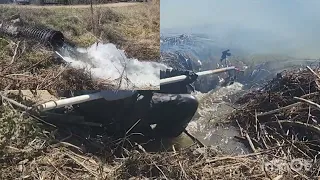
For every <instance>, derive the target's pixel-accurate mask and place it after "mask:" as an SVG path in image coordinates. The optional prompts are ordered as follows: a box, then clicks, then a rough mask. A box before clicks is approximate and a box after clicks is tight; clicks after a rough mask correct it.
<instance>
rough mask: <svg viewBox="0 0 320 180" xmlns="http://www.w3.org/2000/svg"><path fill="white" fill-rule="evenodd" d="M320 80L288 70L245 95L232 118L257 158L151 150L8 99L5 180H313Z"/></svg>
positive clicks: (0, 122)
mask: <svg viewBox="0 0 320 180" xmlns="http://www.w3.org/2000/svg"><path fill="white" fill-rule="evenodd" d="M319 79H320V78H319V77H318V70H315V71H314V70H311V68H309V69H308V68H307V69H298V70H294V71H287V72H283V73H282V74H281V75H280V74H278V76H277V78H275V79H274V80H272V81H270V82H269V83H267V84H266V86H265V87H263V88H261V89H260V90H259V91H258V90H257V91H253V92H249V93H247V94H246V95H245V96H243V97H242V98H240V99H239V100H238V102H237V103H238V104H239V105H240V106H239V108H238V109H237V110H236V111H235V112H234V113H233V114H232V115H230V117H229V120H230V122H231V123H232V124H234V125H236V126H239V127H240V130H241V132H242V137H238V139H240V140H241V141H243V142H244V143H246V144H248V147H250V148H251V149H252V151H253V153H251V154H245V155H238V156H231V155H227V154H224V153H223V152H221V151H219V150H217V149H215V148H212V147H200V145H197V143H195V144H194V145H193V146H190V147H186V148H182V149H176V148H174V146H172V147H171V150H170V151H169V150H168V149H166V150H165V151H163V150H159V151H157V152H148V151H147V148H146V147H145V146H143V147H142V146H141V145H139V144H137V143H135V142H134V141H133V140H132V139H129V138H128V137H129V136H130V134H127V136H126V137H124V138H112V137H111V136H109V135H104V134H101V136H99V138H94V136H93V135H92V134H91V132H95V133H97V132H98V130H97V129H94V128H91V127H86V128H84V127H81V128H80V127H78V126H76V125H58V124H56V125H48V124H44V123H43V122H42V123H39V121H37V120H39V117H34V116H30V115H29V116H27V115H26V113H22V114H21V113H19V112H18V111H17V110H16V109H14V108H13V106H12V105H11V104H10V103H8V102H6V101H4V100H3V104H2V105H1V106H0V112H1V113H0V127H1V128H0V154H1V156H0V179H19V178H20V179H277V180H279V179H316V178H317V177H318V176H319V174H318V169H319V165H318V164H319V163H318V160H317V155H318V152H319V150H320V149H319V146H318V144H319V142H318V139H319V136H320V126H319V125H318V124H317V121H318V117H319V108H320V107H319V105H318V104H317V103H320V100H319V96H320V94H319V90H318V84H319V82H318V81H319ZM161 143H162V142H161ZM159 149H160V148H159Z"/></svg>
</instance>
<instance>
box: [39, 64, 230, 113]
mask: <svg viewBox="0 0 320 180" xmlns="http://www.w3.org/2000/svg"><path fill="white" fill-rule="evenodd" d="M234 69H235V67H227V68H221V69H215V70H209V71H202V72H199V73H197V75H198V76H204V75H208V74H217V73H222V72H226V71H229V70H234ZM186 77H187V76H185V75H182V76H175V77H170V78H166V79H161V80H160V85H164V84H170V83H175V82H179V81H183V80H184V79H186ZM130 93H132V92H129V94H130ZM127 94H128V93H124V95H126V96H127ZM105 96H106V94H104V93H103V92H97V93H93V94H86V95H81V96H76V97H72V98H66V99H61V100H57V101H49V102H47V103H44V104H40V105H38V106H36V108H37V109H38V110H39V111H48V110H52V109H56V108H61V107H64V106H68V105H73V104H80V103H83V102H87V101H93V100H96V99H101V98H104V97H105ZM109 96H110V95H109ZM122 96H123V95H122ZM109 98H110V97H109ZM111 98H112V97H111ZM115 99H117V98H115Z"/></svg>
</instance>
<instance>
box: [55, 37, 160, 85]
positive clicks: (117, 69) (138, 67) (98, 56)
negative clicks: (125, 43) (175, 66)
mask: <svg viewBox="0 0 320 180" xmlns="http://www.w3.org/2000/svg"><path fill="white" fill-rule="evenodd" d="M75 53H76V54H75ZM61 55H62V56H63V59H64V60H65V61H67V62H68V63H70V66H71V67H73V68H76V69H83V68H85V69H86V70H87V71H89V72H91V74H92V77H93V78H94V79H96V80H100V81H107V82H108V84H113V85H116V86H118V85H119V84H120V82H121V86H120V88H121V89H159V88H160V80H159V79H160V69H164V68H166V66H165V65H163V64H160V63H156V62H147V61H139V60H138V59H134V58H128V57H127V56H126V54H125V52H124V51H123V50H120V49H118V48H117V47H116V46H115V45H114V44H112V43H108V44H102V43H100V44H93V45H92V46H90V47H88V48H76V49H72V48H65V49H64V50H63V51H62V54H61ZM74 55H75V56H74Z"/></svg>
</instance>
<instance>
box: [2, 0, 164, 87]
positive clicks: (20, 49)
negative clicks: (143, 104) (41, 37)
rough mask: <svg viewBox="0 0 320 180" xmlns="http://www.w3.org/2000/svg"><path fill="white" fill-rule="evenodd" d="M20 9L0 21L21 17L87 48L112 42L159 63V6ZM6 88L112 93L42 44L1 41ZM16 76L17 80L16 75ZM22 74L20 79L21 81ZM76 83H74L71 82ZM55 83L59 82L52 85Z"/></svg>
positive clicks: (7, 10) (8, 11) (7, 12)
mask: <svg viewBox="0 0 320 180" xmlns="http://www.w3.org/2000/svg"><path fill="white" fill-rule="evenodd" d="M90 12H91V11H90V8H63V6H62V7H60V8H52V9H51V8H37V9H34V8H16V7H11V6H8V7H7V6H0V18H1V19H10V18H12V16H14V15H17V14H20V17H21V19H22V20H23V21H25V22H27V23H30V24H39V25H45V26H48V27H51V28H54V29H57V30H60V31H62V32H63V33H64V35H65V36H66V38H67V39H69V40H71V41H72V42H74V43H75V44H77V45H78V46H81V47H88V46H90V45H92V44H93V43H95V42H97V41H103V42H111V43H114V44H116V45H118V46H119V48H121V49H124V50H125V51H126V53H127V55H128V56H129V57H134V58H138V59H139V60H158V59H159V46H160V40H159V34H160V32H159V28H160V25H159V22H160V20H159V18H160V12H159V2H157V1H154V2H152V3H148V4H145V3H142V4H138V5H134V6H128V7H126V6H119V7H112V8H108V7H105V6H101V7H99V6H98V5H97V6H95V7H94V16H93V19H94V25H92V21H91V20H92V16H91V15H90V14H91V13H90ZM0 64H1V67H0V82H1V83H0V84H1V85H0V88H1V89H4V88H9V89H101V88H103V89H112V88H113V87H111V86H108V83H107V82H103V83H102V82H94V81H93V80H92V78H91V77H90V74H88V73H86V72H84V71H83V70H73V69H71V68H69V67H66V66H65V65H63V66H62V65H61V63H60V62H58V61H57V58H55V57H54V55H53V53H52V52H51V51H50V49H46V48H44V47H43V46H41V45H40V44H38V43H35V42H32V41H29V40H28V41H25V40H22V39H10V38H8V37H6V36H0ZM12 74H15V75H12ZM17 74H18V75H17ZM70 79H72V80H70ZM52 81H54V82H52Z"/></svg>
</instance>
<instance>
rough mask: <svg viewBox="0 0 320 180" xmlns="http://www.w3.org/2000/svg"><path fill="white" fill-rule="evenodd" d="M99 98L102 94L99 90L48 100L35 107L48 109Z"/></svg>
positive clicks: (40, 109)
mask: <svg viewBox="0 0 320 180" xmlns="http://www.w3.org/2000/svg"><path fill="white" fill-rule="evenodd" d="M101 98H103V96H102V94H101V93H100V92H97V93H93V94H86V95H81V96H76V97H72V98H66V99H61V100H57V101H49V102H46V103H44V104H40V105H38V106H37V109H38V110H39V111H48V110H51V109H56V108H61V107H64V106H68V105H73V104H80V103H83V102H87V101H93V100H96V99H101Z"/></svg>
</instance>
